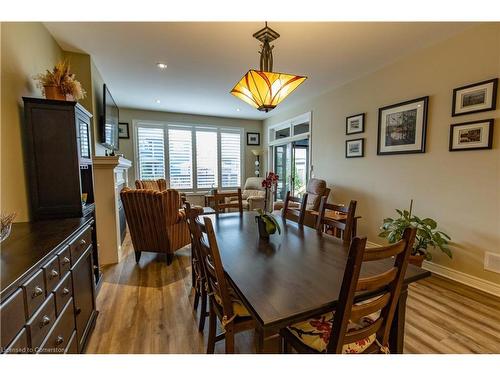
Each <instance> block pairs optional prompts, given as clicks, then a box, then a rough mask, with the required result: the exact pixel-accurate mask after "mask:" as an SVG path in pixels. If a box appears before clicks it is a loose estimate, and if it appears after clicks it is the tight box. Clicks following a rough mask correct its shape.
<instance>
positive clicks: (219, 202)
mask: <svg viewBox="0 0 500 375" xmlns="http://www.w3.org/2000/svg"><path fill="white" fill-rule="evenodd" d="M234 197H236V198H238V199H237V201H234V200H231V201H229V202H226V198H234ZM226 208H237V209H238V211H239V212H240V214H242V213H243V196H242V194H241V189H238V190H237V191H231V192H229V191H226V192H217V193H215V194H214V210H215V212H216V213H221V212H225V211H226Z"/></svg>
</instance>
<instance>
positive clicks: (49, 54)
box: [0, 22, 62, 221]
mask: <svg viewBox="0 0 500 375" xmlns="http://www.w3.org/2000/svg"><path fill="white" fill-rule="evenodd" d="M1 41H2V43H1V44H2V46H1V55H2V56H1V87H2V88H1V92H2V98H1V191H0V196H1V211H2V212H17V218H16V221H27V220H28V218H29V208H28V206H29V203H28V191H27V176H26V175H25V168H24V166H25V160H24V148H23V144H22V142H23V133H22V126H23V118H24V113H23V101H22V97H23V96H37V97H41V92H40V90H38V89H37V88H36V87H35V81H34V80H33V78H32V77H33V75H35V74H37V73H40V72H43V71H44V70H45V69H51V68H52V67H53V66H54V64H55V63H56V62H57V61H58V60H60V59H61V58H62V51H61V49H60V48H59V46H58V45H57V43H56V42H55V40H54V39H53V38H52V36H51V35H50V34H49V32H48V31H47V29H45V27H44V26H43V25H42V24H41V23H6V22H4V23H2V25H1Z"/></svg>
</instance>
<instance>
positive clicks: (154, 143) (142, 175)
mask: <svg viewBox="0 0 500 375" xmlns="http://www.w3.org/2000/svg"><path fill="white" fill-rule="evenodd" d="M137 154H138V155H137V156H138V157H137V160H138V170H139V179H141V180H155V179H158V178H164V177H165V142H164V132H163V129H160V128H142V127H141V128H138V129H137Z"/></svg>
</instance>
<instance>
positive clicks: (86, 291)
mask: <svg viewBox="0 0 500 375" xmlns="http://www.w3.org/2000/svg"><path fill="white" fill-rule="evenodd" d="M90 255H91V248H88V249H87V250H86V251H85V252H84V253H83V255H82V257H81V258H80V259H79V260H78V262H77V263H76V264H75V265H74V266H73V268H72V269H71V274H72V277H73V300H74V304H75V317H76V337H77V340H78V341H77V346H78V350H79V351H81V350H82V349H83V346H84V343H85V340H86V337H87V335H88V333H89V330H90V325H91V323H92V321H91V319H90V318H91V316H92V313H93V312H94V310H95V306H94V301H95V298H94V293H95V290H94V283H93V280H92V277H93V276H92V257H91V256H90Z"/></svg>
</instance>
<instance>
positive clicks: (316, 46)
mask: <svg viewBox="0 0 500 375" xmlns="http://www.w3.org/2000/svg"><path fill="white" fill-rule="evenodd" d="M45 25H46V27H47V28H48V30H49V31H50V33H51V34H52V35H53V36H54V38H55V39H56V40H57V42H58V43H59V45H60V46H61V48H63V49H64V50H68V51H74V52H84V53H88V54H90V55H91V56H92V58H93V60H94V62H95V64H96V66H97V68H98V69H99V71H100V72H101V75H102V76H103V78H104V81H105V82H106V83H107V84H108V86H109V88H110V91H111V93H112V95H113V97H114V99H115V101H116V102H117V104H118V106H120V107H130V108H140V109H148V110H157V111H168V112H181V113H194V114H203V115H213V116H225V117H240V118H248V119H263V118H266V117H269V116H271V115H273V114H274V113H277V112H279V111H282V110H284V109H287V108H290V107H292V106H294V105H296V104H297V103H299V102H301V101H304V100H306V99H308V98H311V97H314V96H317V95H318V94H320V93H322V92H325V91H328V90H329V89H331V88H333V87H335V86H338V85H340V84H343V83H345V82H348V81H351V80H353V79H356V78H358V77H360V76H363V75H364V74H367V73H369V72H372V71H375V70H377V69H379V68H380V67H382V66H384V65H387V64H390V63H392V62H394V61H396V60H398V59H400V58H401V57H403V56H404V55H407V54H409V53H411V52H413V51H415V50H417V49H419V48H422V47H425V46H428V45H431V44H434V43H436V42H439V41H441V40H444V39H446V38H449V37H450V36H452V35H454V34H456V33H459V32H461V31H463V30H464V29H465V28H467V27H470V26H472V24H470V23H469V24H467V23H342V22H328V23H324V22H323V23H321V22H309V23H297V22H285V23H283V22H279V23H274V22H271V23H270V24H269V26H271V27H272V28H273V29H275V30H276V31H277V32H278V33H280V34H281V37H280V38H279V39H278V40H277V41H276V42H274V45H275V48H274V69H273V70H275V71H279V72H284V73H293V74H299V75H306V76H308V77H309V78H308V80H306V81H305V83H303V84H302V85H301V86H300V87H299V88H298V89H297V90H296V91H295V92H293V93H292V94H291V95H290V96H289V97H288V98H287V99H285V101H284V102H283V103H282V104H280V105H279V106H278V107H277V108H276V109H275V110H273V111H271V112H269V113H268V114H266V113H262V112H259V111H257V110H256V109H254V108H252V107H250V106H249V105H248V104H246V103H244V102H242V101H240V100H239V99H237V98H235V97H233V96H232V95H231V94H230V93H229V92H230V90H231V89H232V88H233V86H234V84H235V83H236V82H238V81H239V80H240V78H241V77H242V76H243V75H244V74H245V73H246V72H247V71H248V69H250V68H258V64H259V55H258V51H259V42H258V41H257V40H256V39H254V38H253V37H252V34H253V33H254V32H255V31H257V30H258V29H260V28H262V27H263V22H238V23H224V22H176V23H172V22H163V23H153V22H148V23H130V22H119V23H111V22H105V23H98V22H92V23H52V22H49V23H45ZM159 61H162V62H166V63H167V64H168V68H167V69H166V70H165V71H160V70H159V69H158V68H157V67H156V63H157V62H159ZM157 99H159V100H160V101H161V103H160V104H157V103H156V100H157ZM237 108H240V109H241V110H240V111H239V112H238V111H237V110H236V109H237Z"/></svg>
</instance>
